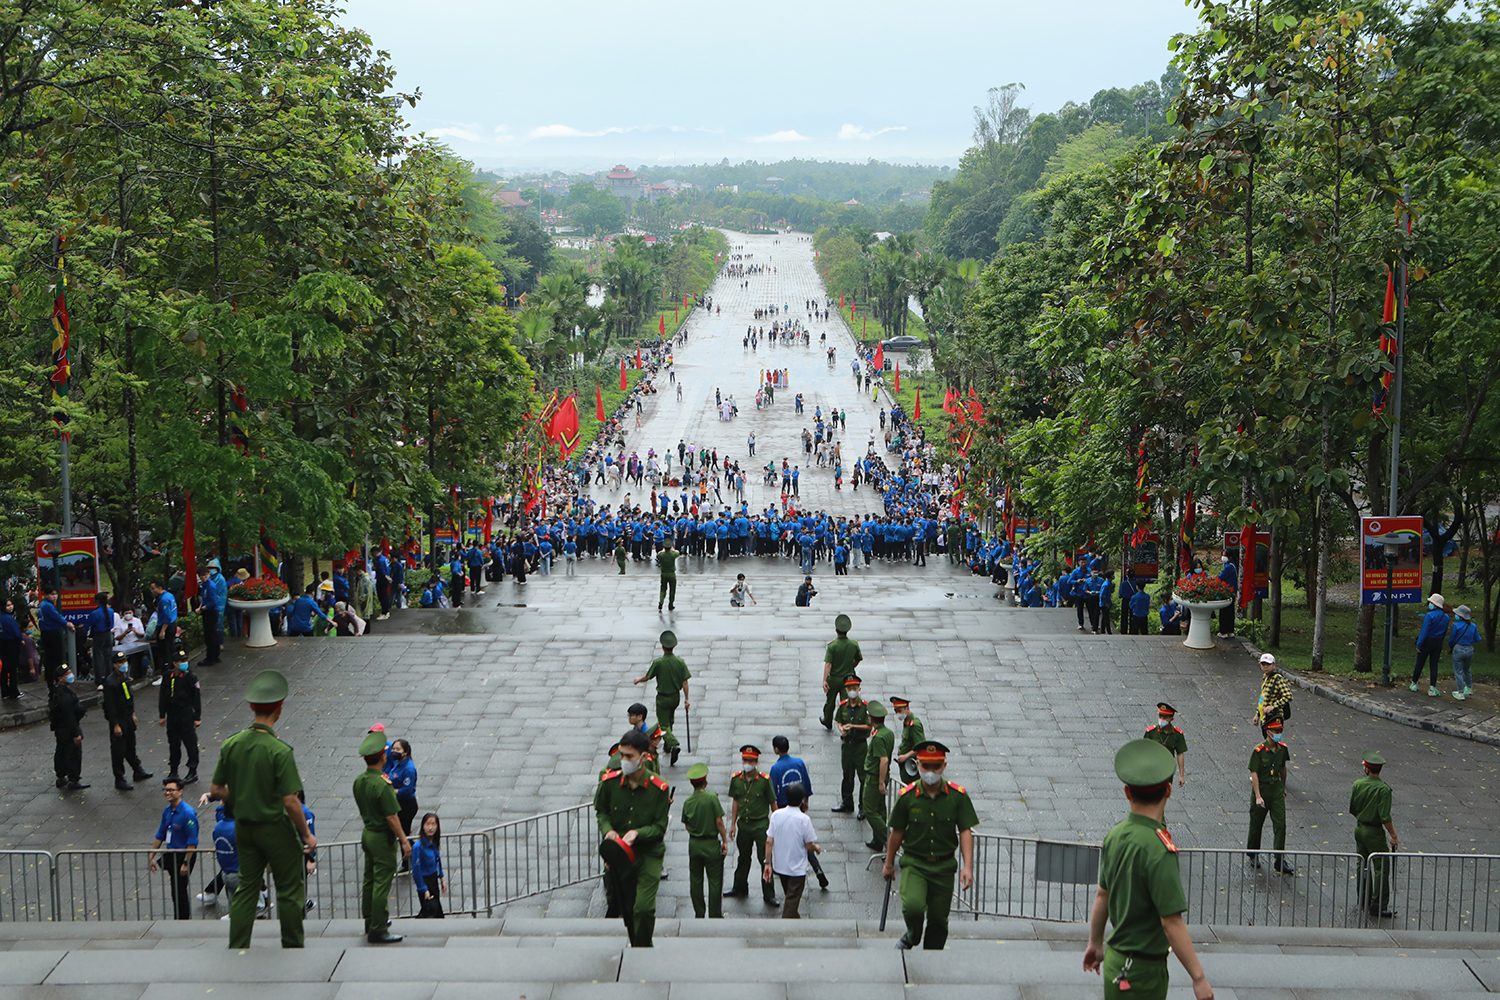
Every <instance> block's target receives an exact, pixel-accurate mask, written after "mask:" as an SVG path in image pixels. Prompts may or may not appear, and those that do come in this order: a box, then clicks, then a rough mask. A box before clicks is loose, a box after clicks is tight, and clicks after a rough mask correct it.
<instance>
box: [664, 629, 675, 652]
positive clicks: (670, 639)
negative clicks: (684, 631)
mask: <svg viewBox="0 0 1500 1000" xmlns="http://www.w3.org/2000/svg"><path fill="white" fill-rule="evenodd" d="M661 644H662V646H663V647H665V648H667V649H676V648H677V636H675V635H673V634H672V630H671V629H667V630H666V631H665V632H663V633H662V634H661Z"/></svg>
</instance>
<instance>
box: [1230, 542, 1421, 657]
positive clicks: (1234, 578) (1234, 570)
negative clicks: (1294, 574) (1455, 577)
mask: <svg viewBox="0 0 1500 1000" xmlns="http://www.w3.org/2000/svg"><path fill="white" fill-rule="evenodd" d="M1236 555H1237V553H1236V552H1235V550H1234V549H1225V550H1224V568H1223V569H1221V570H1219V579H1220V580H1223V581H1224V582H1225V583H1227V584H1229V586H1230V587H1231V588H1232V589H1233V590H1234V596H1235V599H1234V600H1233V601H1230V602H1229V605H1228V606H1227V607H1225V608H1224V609H1223V610H1222V611H1220V612H1219V638H1220V639H1228V638H1229V637H1231V636H1233V635H1234V607H1235V605H1236V604H1237V603H1238V602H1239V596H1240V571H1239V567H1237V566H1236V565H1235V564H1234V560H1235V557H1236ZM1447 631H1448V626H1447V616H1444V619H1443V633H1444V634H1445V635H1446V634H1447ZM1433 670H1434V671H1436V670H1437V668H1436V667H1433ZM1432 676H1433V678H1434V679H1436V677H1437V674H1436V673H1435V672H1434V673H1433V675H1432Z"/></svg>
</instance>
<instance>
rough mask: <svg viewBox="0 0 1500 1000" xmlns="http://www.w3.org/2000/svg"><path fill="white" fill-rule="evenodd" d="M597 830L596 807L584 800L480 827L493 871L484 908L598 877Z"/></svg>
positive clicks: (601, 867)
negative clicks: (492, 825)
mask: <svg viewBox="0 0 1500 1000" xmlns="http://www.w3.org/2000/svg"><path fill="white" fill-rule="evenodd" d="M598 830H599V828H598V825H597V822H596V820H595V818H594V806H593V804H592V803H588V802H586V803H583V804H580V805H576V806H572V807H570V808H568V809H558V810H556V811H555V812H549V813H542V814H541V815H540V816H529V817H527V818H526V819H521V820H516V821H514V822H512V823H502V824H500V825H499V826H495V827H491V828H490V829H488V830H486V831H484V833H485V835H486V836H488V837H490V844H491V851H492V852H493V859H492V869H493V872H494V876H493V884H494V892H493V897H492V898H491V899H490V900H489V901H488V903H487V908H488V907H494V906H499V905H501V904H502V903H509V902H512V901H513V900H517V899H523V898H525V897H527V896H535V895H537V894H538V893H543V892H550V891H552V890H553V889H561V888H564V887H565V886H570V885H577V884H578V883H580V882H587V881H588V880H589V879H591V878H597V877H599V875H600V874H601V873H602V872H603V871H604V868H603V865H602V863H601V862H600V860H599V832H598Z"/></svg>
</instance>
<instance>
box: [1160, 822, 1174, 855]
mask: <svg viewBox="0 0 1500 1000" xmlns="http://www.w3.org/2000/svg"><path fill="white" fill-rule="evenodd" d="M1156 835H1157V836H1158V837H1160V838H1161V842H1162V843H1163V844H1166V845H1167V850H1169V851H1171V852H1172V853H1173V854H1176V853H1177V845H1176V844H1174V843H1172V835H1171V834H1170V833H1168V832H1167V831H1166V829H1165V828H1162V829H1160V830H1157V831H1156Z"/></svg>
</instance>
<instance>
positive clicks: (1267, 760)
mask: <svg viewBox="0 0 1500 1000" xmlns="http://www.w3.org/2000/svg"><path fill="white" fill-rule="evenodd" d="M1260 731H1261V735H1262V736H1264V737H1265V740H1264V741H1263V742H1262V743H1261V744H1260V745H1259V746H1257V747H1256V748H1255V749H1254V750H1252V751H1250V764H1249V768H1250V836H1249V838H1248V839H1246V841H1245V852H1246V857H1248V858H1249V859H1250V864H1251V865H1253V866H1255V867H1256V868H1259V867H1260V858H1259V857H1258V856H1257V855H1256V851H1258V850H1260V831H1261V828H1262V827H1264V826H1265V825H1266V816H1267V815H1270V817H1271V828H1272V830H1273V831H1274V832H1275V840H1274V841H1273V842H1274V844H1275V847H1276V850H1278V851H1284V850H1286V765H1287V761H1289V760H1291V758H1292V754H1291V752H1290V751H1289V750H1287V748H1286V744H1285V743H1284V742H1282V736H1281V717H1280V716H1279V715H1274V714H1273V715H1270V716H1267V717H1266V721H1265V724H1264V725H1262V726H1261V727H1260ZM1271 867H1272V868H1273V869H1274V870H1276V871H1278V872H1281V873H1282V874H1283V875H1295V874H1297V870H1296V869H1295V868H1293V867H1292V866H1291V865H1290V864H1289V863H1288V862H1287V861H1286V859H1285V858H1284V857H1282V856H1281V855H1280V854H1278V855H1277V856H1276V861H1275V862H1274V863H1273V864H1272V866H1271Z"/></svg>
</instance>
